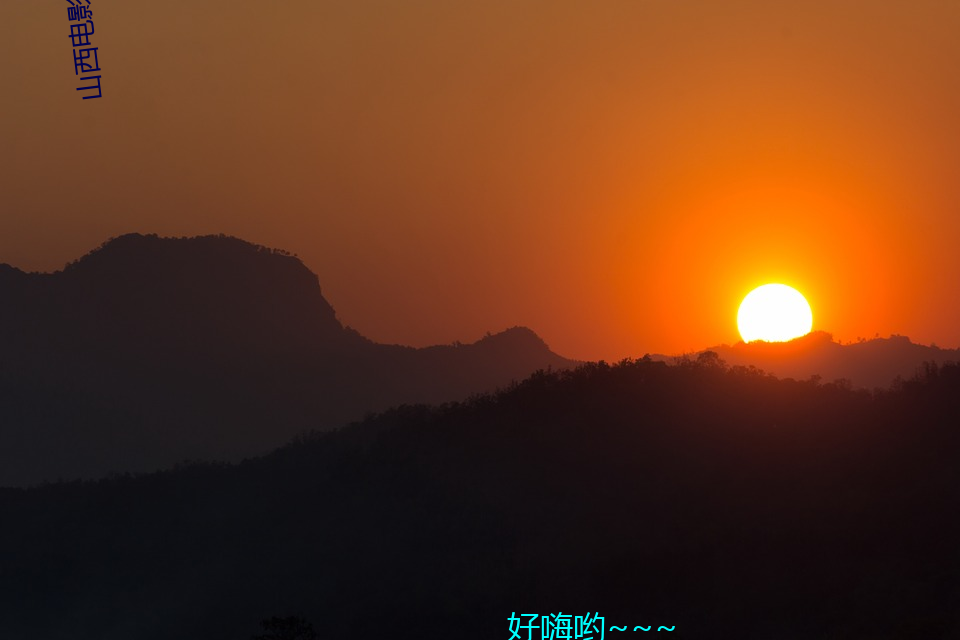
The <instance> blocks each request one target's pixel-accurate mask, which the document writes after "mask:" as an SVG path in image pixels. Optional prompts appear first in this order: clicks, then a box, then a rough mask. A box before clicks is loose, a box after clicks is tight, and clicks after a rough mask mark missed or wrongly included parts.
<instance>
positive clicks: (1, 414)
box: [0, 234, 572, 486]
mask: <svg viewBox="0 0 960 640" xmlns="http://www.w3.org/2000/svg"><path fill="white" fill-rule="evenodd" d="M571 364H572V363H571V362H570V361H568V360H565V359H564V358H561V357H559V356H557V355H556V354H554V353H552V352H551V351H550V350H549V349H548V348H547V346H546V345H545V344H544V343H543V341H542V340H540V338H539V337H537V336H536V335H535V334H534V333H533V332H532V331H530V330H529V329H523V328H515V329H511V330H508V331H505V332H503V333H500V334H497V335H493V336H488V337H487V338H485V339H482V340H480V341H478V342H476V343H474V344H470V345H460V346H452V345H448V346H439V347H430V348H426V349H413V348H409V347H401V346H395V345H382V344H375V343H373V342H370V341H369V340H367V339H365V338H363V337H362V336H360V335H359V334H357V333H356V332H355V331H353V330H351V329H349V328H346V327H344V326H343V325H341V323H340V321H339V320H338V319H337V318H336V315H335V313H334V310H333V308H332V307H331V306H330V304H329V303H328V302H327V301H326V300H325V299H324V297H323V295H322V293H321V291H320V286H319V283H318V281H317V276H316V275H314V274H313V273H311V272H310V271H309V270H308V269H307V268H306V267H305V266H304V265H303V263H301V262H300V261H299V260H298V259H297V258H296V257H294V256H291V255H289V254H286V253H285V252H281V251H275V250H269V249H266V248H264V247H260V246H257V245H253V244H250V243H248V242H243V241H241V240H237V239H236V238H229V237H225V236H205V237H199V238H181V239H177V238H158V237H156V236H144V235H139V234H131V235H127V236H122V237H120V238H116V239H114V240H112V241H110V242H107V243H105V244H104V245H103V246H102V247H100V248H99V249H97V250H96V251H93V252H91V253H90V254H88V255H87V256H84V257H83V258H81V259H80V260H78V261H76V262H74V263H72V264H70V265H68V266H67V267H66V268H65V269H64V270H63V271H59V272H56V273H52V274H28V273H23V272H21V271H19V270H16V269H13V268H11V267H8V266H6V265H0V486H5V485H19V484H24V483H32V482H39V481H42V480H44V479H56V478H58V477H63V478H73V477H90V476H98V475H103V474H105V473H107V472H110V471H151V470H153V469H156V468H158V467H162V466H167V465H171V464H173V463H175V462H178V461H181V460H184V459H219V460H239V459H241V458H242V457H244V456H249V455H256V454H262V453H265V452H266V451H269V450H271V449H273V448H275V447H278V446H280V445H281V444H283V443H284V442H286V441H288V440H289V439H290V438H291V437H293V435H294V434H296V433H298V432H300V431H302V430H305V429H308V428H331V427H334V426H339V425H342V424H344V423H345V422H347V421H349V420H356V419H358V418H361V417H363V415H364V414H365V413H366V412H370V411H378V410H383V409H386V408H387V407H389V406H393V405H396V404H399V403H401V402H410V403H412V402H443V401H449V400H455V399H460V398H463V397H466V396H467V395H469V394H470V393H476V392H480V391H487V390H492V389H494V388H496V387H497V386H500V385H504V384H507V383H509V382H510V381H511V380H519V379H522V378H524V377H526V376H527V375H529V374H530V373H531V372H533V371H535V370H537V369H539V368H544V367H550V366H552V367H564V366H569V365H571Z"/></svg>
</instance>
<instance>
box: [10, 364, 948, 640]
mask: <svg viewBox="0 0 960 640" xmlns="http://www.w3.org/2000/svg"><path fill="white" fill-rule="evenodd" d="M958 410H960V368H958V367H956V366H946V367H943V368H928V369H927V370H926V372H925V373H924V375H923V377H922V378H921V379H919V380H917V381H914V382H910V383H906V384H903V385H901V386H900V387H899V388H898V389H896V390H894V391H891V392H887V393H884V394H880V395H876V396H873V395H870V394H867V393H866V392H855V391H851V390H849V389H845V388H844V387H842V386H837V385H832V384H827V385H817V384H814V383H810V382H794V381H781V380H777V379H773V378H769V377H765V376H763V375H761V374H759V373H757V372H755V371H750V370H746V369H725V368H724V367H723V366H722V364H721V363H719V362H718V361H717V360H715V359H714V358H712V357H710V356H709V355H708V356H704V357H702V358H700V360H699V361H696V362H693V363H686V364H683V365H679V366H668V365H665V364H663V363H658V362H649V361H640V362H634V363H625V364H622V365H618V366H615V367H609V366H606V365H604V364H602V363H601V364H599V365H590V366H585V367H583V368H580V369H578V370H576V371H573V372H569V371H568V372H561V373H555V374H542V373H541V374H537V375H534V376H533V377H531V378H530V379H528V380H526V381H525V382H523V383H522V384H520V385H518V386H516V387H515V388H512V389H510V390H507V391H505V392H502V393H500V394H499V395H497V396H493V397H490V396H482V397H478V398H475V399H473V400H471V401H469V402H466V403H462V404H457V405H452V406H447V407H445V408H441V409H430V408H424V407H404V408H400V409H395V410H391V411H389V412H387V413H385V414H383V415H380V416H378V417H375V418H370V419H367V420H366V421H364V422H363V423H361V424H357V425H353V426H351V427H349V428H345V429H342V430H340V431H337V432H332V433H327V434H323V435H317V436H316V437H312V438H308V439H306V440H304V441H301V442H298V443H295V444H291V445H289V446H287V447H285V448H283V449H281V450H278V451H277V452H275V453H274V454H271V455H270V456H267V457H264V458H261V459H257V460H251V461H247V462H244V463H242V464H240V465H237V466H229V467H220V466H192V467H186V468H182V469H179V470H176V471H172V472H164V473H157V474H153V475H149V476H143V477H127V478H114V479H110V480H104V481H100V482H97V483H72V484H60V485H52V486H48V487H41V488H35V489H30V490H13V489H7V490H3V491H2V492H0V513H3V515H4V526H3V527H2V528H0V553H2V555H0V567H2V569H3V570H2V572H0V625H2V629H0V634H2V637H3V638H5V639H6V640H21V639H33V638H44V639H45V640H60V639H64V640H67V639H69V640H86V639H91V640H93V639H96V640H129V639H130V638H137V639H138V640H151V639H154V638H156V639H169V638H178V639H183V640H194V639H195V640H227V639H232V640H248V639H249V638H250V636H251V635H252V634H254V633H256V632H257V630H258V627H257V622H258V621H259V620H261V619H263V618H266V617H269V616H273V615H293V614H298V615H302V616H304V617H306V618H307V619H309V620H311V621H312V622H313V624H314V626H315V627H316V628H317V629H318V630H319V631H320V637H322V638H354V639H360V640H364V639H381V638H427V639H434V638H436V639H449V638H468V639H477V640H490V639H496V638H510V637H511V635H510V633H509V625H508V617H509V616H510V615H511V613H512V612H516V613H537V614H550V613H560V612H563V613H571V614H583V613H586V612H587V611H595V612H599V613H600V615H602V616H604V617H605V624H606V626H607V630H606V634H605V637H607V638H616V637H618V636H620V635H623V636H628V635H631V634H633V635H639V634H643V632H641V631H637V632H635V633H634V632H633V631H632V629H633V628H634V627H635V626H639V625H642V626H648V625H654V630H655V629H656V627H657V626H660V625H667V626H675V627H676V630H675V631H674V632H673V633H672V634H670V635H671V636H672V637H682V638H687V639H689V638H710V639H713V638H744V639H758V640H760V639H764V640H766V639H769V638H778V639H781V640H789V639H792V638H804V639H806V638H810V639H813V638H817V639H820V638H843V639H864V640H866V639H870V640H883V639H892V638H903V639H907V638H925V639H927V638H942V639H946V638H956V637H960V619H958V613H957V611H958V609H957V607H956V604H957V602H960V588H958V585H960V582H958V570H960V559H958V549H957V545H956V541H957V540H958V539H960V514H958V510H957V508H956V507H957V504H958V499H960V477H958V470H957V465H956V459H957V454H958V446H960V432H958V428H957V419H956V418H957V415H958ZM611 625H618V626H621V627H623V626H627V627H628V628H629V629H630V631H629V632H626V633H625V632H620V631H611V630H610V629H609V626H611ZM655 634H656V632H655V631H651V632H650V633H648V634H646V635H643V637H646V636H647V635H650V636H654V635H655ZM663 634H664V635H663V637H667V634H666V632H663ZM520 637H522V638H527V635H526V633H525V632H523V633H522V635H521V636H520ZM533 637H537V638H539V635H534V636H533ZM597 637H599V636H597Z"/></svg>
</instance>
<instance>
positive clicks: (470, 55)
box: [0, 0, 960, 360]
mask: <svg viewBox="0 0 960 640" xmlns="http://www.w3.org/2000/svg"><path fill="white" fill-rule="evenodd" d="M67 6H68V5H67V3H65V2H47V3H37V2H27V1H26V0H14V1H13V2H10V3H6V4H5V7H4V8H5V9H6V11H5V14H6V16H7V18H8V24H13V25H14V28H13V29H10V30H8V32H7V33H6V34H5V35H4V36H3V38H0V55H2V58H3V59H4V60H5V61H7V63H8V64H7V68H8V70H9V71H8V75H7V77H6V78H5V80H4V87H3V90H2V97H0V151H2V153H0V196H2V205H0V206H2V215H0V263H9V264H11V265H13V266H16V267H18V268H21V269H23V270H27V271H34V270H39V271H53V270H56V269H60V268H62V267H63V266H64V264H65V263H67V262H68V261H71V260H74V259H76V258H78V257H79V256H81V255H83V254H84V253H86V252H88V251H89V250H91V249H92V248H94V247H96V246H97V245H99V244H100V243H101V242H103V241H104V240H106V239H107V238H108V237H112V236H118V235H121V234H124V233H128V232H142V233H158V234H160V235H165V236H185V235H189V236H192V235H198V234H211V233H225V234H229V235H232V236H237V237H239V238H243V239H245V240H248V241H251V242H255V243H260V244H264V245H268V246H272V247H276V248H281V249H285V250H288V251H291V252H293V253H296V254H297V255H298V256H299V257H300V258H301V259H302V260H303V262H304V263H305V264H306V266H307V267H309V268H310V269H311V270H312V271H314V272H315V273H317V275H318V276H319V279H320V284H321V286H322V288H323V293H324V296H325V297H326V299H327V300H328V301H329V302H330V303H331V304H332V305H333V307H334V308H335V309H336V312H337V315H338V317H339V319H340V320H341V321H342V322H343V323H344V324H347V325H350V326H351V327H353V328H355V329H357V330H358V331H359V332H360V333H362V334H364V335H365V336H368V337H370V338H371V339H373V340H376V341H378V342H388V343H401V344H409V345H414V346H423V345H428V344H437V343H450V342H453V341H455V340H463V341H472V340H476V339H477V338H479V337H480V336H482V335H483V334H484V333H485V332H486V331H499V330H501V329H503V328H506V327H510V326H514V325H525V326H528V327H530V328H532V329H533V330H535V331H536V332H537V333H538V334H539V335H540V336H542V337H543V338H544V340H545V341H546V342H547V343H548V344H549V345H550V347H551V349H553V350H554V351H555V352H557V353H560V354H562V355H564V356H567V357H571V358H580V359H599V358H606V359H612V360H614V359H619V358H622V357H626V356H638V355H642V354H643V353H646V352H656V353H678V352H682V351H691V350H695V349H701V348H705V347H709V346H711V345H715V344H719V343H732V342H735V341H737V340H739V339H740V337H739V334H738V330H737V310H738V305H740V302H741V301H742V300H743V299H744V296H746V295H747V293H748V292H750V291H751V290H753V289H755V288H756V287H758V286H760V285H763V284H765V283H784V284H787V285H790V286H792V287H795V288H796V289H797V290H799V291H801V292H802V293H803V295H804V296H805V297H806V299H807V300H808V301H809V303H810V307H811V308H812V314H813V328H814V329H815V330H825V331H828V332H831V333H832V334H833V335H834V336H835V337H836V338H838V339H840V340H843V341H849V340H856V339H857V338H858V337H868V338H869V337H873V336H874V335H875V334H880V335H883V336H886V335H890V334H902V335H907V336H909V337H910V338H912V339H913V340H914V341H916V342H921V343H928V344H929V343H932V342H935V343H937V344H939V345H940V346H944V347H957V346H960V282H958V280H957V276H956V274H957V273H960V251H958V250H957V248H956V242H957V239H958V238H960V179H958V176H957V172H958V170H960V169H958V168H960V144H957V142H958V140H960V118H958V117H957V113H960V81H958V80H960V70H958V67H957V61H958V60H960V37H958V34H960V3H951V2H944V1H935V0H918V1H914V2H872V3H871V2H853V1H849V0H842V1H832V2H823V1H814V2H804V3H771V2H769V1H761V0H751V1H723V2H717V1H716V0H699V1H694V0H679V1H678V0H606V1H605V2H600V3H596V2H594V3H587V2H569V1H558V0H552V1H550V2H547V1H545V0H544V1H540V0H536V1H533V0H524V1H521V2H518V1H517V0H484V1H483V2H475V1H469V2H451V1H450V0H420V1H406V2H396V1H384V0H371V1H360V2H357V1H353V2H327V1H313V2H305V1H302V0H296V1H293V2H285V3H275V4H272V5H271V4H265V3H254V2H250V1H248V0H234V1H233V2H225V1H200V2H186V1H184V0H171V1H169V2H165V3H163V4H157V3H145V2H116V1H115V0H95V2H94V3H93V6H94V13H95V18H96V36H95V39H96V44H97V45H98V46H99V50H100V53H99V57H100V64H101V65H102V67H103V69H104V71H103V81H102V82H103V86H102V88H103V99H101V100H81V99H79V97H78V95H77V92H76V90H75V87H76V86H77V84H76V75H75V73H74V68H73V63H72V61H71V53H70V52H71V46H70V40H69V28H68V27H67V21H66V9H67ZM0 304H2V301H0Z"/></svg>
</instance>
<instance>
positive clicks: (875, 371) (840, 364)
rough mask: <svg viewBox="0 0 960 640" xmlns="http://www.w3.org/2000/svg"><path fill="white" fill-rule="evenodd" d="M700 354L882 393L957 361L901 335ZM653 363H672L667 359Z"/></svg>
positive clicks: (818, 337) (807, 339)
mask: <svg viewBox="0 0 960 640" xmlns="http://www.w3.org/2000/svg"><path fill="white" fill-rule="evenodd" d="M706 351H712V352H714V353H716V354H718V355H719V356H720V357H721V358H722V359H723V360H724V361H725V362H727V363H728V364H730V365H742V366H754V367H757V368H759V369H762V370H763V371H765V372H767V373H772V374H774V375H776V376H778V377H781V378H794V379H796V380H806V379H808V378H810V377H812V376H817V377H819V378H820V379H822V380H824V381H836V380H845V381H846V382H847V383H849V384H851V385H853V386H855V387H862V388H866V389H874V388H881V389H885V388H887V387H889V386H890V385H891V384H893V383H894V382H895V381H896V380H897V379H898V378H900V379H905V378H910V377H912V376H913V375H914V374H916V373H917V371H918V370H919V369H920V368H921V367H922V366H923V364H924V363H928V362H935V363H937V364H943V363H945V362H957V361H960V349H941V348H940V347H936V346H925V345H920V344H914V343H913V342H911V341H910V339H909V338H907V337H905V336H897V335H894V336H890V337H889V338H875V339H872V340H860V341H859V342H855V343H849V344H840V343H838V342H834V340H833V336H831V335H830V334H829V333H827V332H824V331H814V332H813V333H810V334H808V335H806V336H803V337H802V338H797V339H795V340H791V341H789V342H750V343H743V342H738V343H736V344H734V345H732V346H731V345H726V344H724V345H720V346H717V347H711V348H710V349H707V350H706ZM701 353H703V352H701ZM695 355H696V354H695ZM655 358H656V359H657V360H663V361H668V362H669V361H672V360H673V358H670V357H667V356H655Z"/></svg>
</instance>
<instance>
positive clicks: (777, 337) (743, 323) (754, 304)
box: [737, 284, 813, 342]
mask: <svg viewBox="0 0 960 640" xmlns="http://www.w3.org/2000/svg"><path fill="white" fill-rule="evenodd" d="M737 328H738V329H740V337H742V338H743V341H744V342H752V341H754V340H765V341H766V342H785V341H787V340H793V339H794V338H799V337H800V336H804V335H806V334H808V333H810V330H811V329H812V328H813V312H811V311H810V305H809V304H807V300H806V299H805V298H804V297H803V295H802V294H801V293H800V292H799V291H797V290H796V289H794V288H793V287H788V286H787V285H785V284H765V285H763V286H762V287H757V288H756V289H754V290H753V291H751V292H750V293H748V294H747V297H746V298H744V299H743V302H741V303H740V310H739V311H738V312H737Z"/></svg>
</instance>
